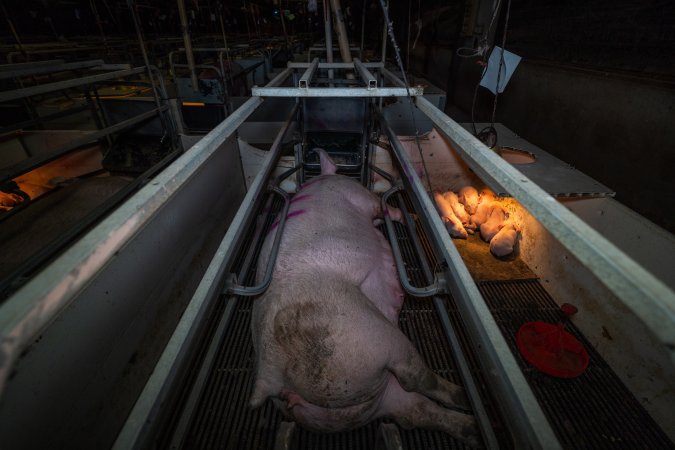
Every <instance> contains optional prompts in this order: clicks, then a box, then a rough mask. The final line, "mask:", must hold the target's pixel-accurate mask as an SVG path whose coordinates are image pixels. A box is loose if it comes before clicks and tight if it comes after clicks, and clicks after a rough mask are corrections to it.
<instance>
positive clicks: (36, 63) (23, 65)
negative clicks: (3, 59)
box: [0, 59, 65, 73]
mask: <svg viewBox="0 0 675 450" xmlns="http://www.w3.org/2000/svg"><path fill="white" fill-rule="evenodd" d="M63 63H65V61H64V60H63V59H50V60H47V61H31V62H25V63H13V64H0V73H2V72H4V71H6V70H19V69H31V68H33V67H39V66H49V65H52V66H57V65H59V64H63Z"/></svg>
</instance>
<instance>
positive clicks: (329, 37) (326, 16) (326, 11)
mask: <svg viewBox="0 0 675 450" xmlns="http://www.w3.org/2000/svg"><path fill="white" fill-rule="evenodd" d="M327 2H328V0H323V28H324V31H325V33H326V61H327V62H329V63H332V62H333V26H332V23H331V18H330V6H328V3H327ZM333 76H334V72H333V69H328V78H329V79H331V80H332V79H333Z"/></svg>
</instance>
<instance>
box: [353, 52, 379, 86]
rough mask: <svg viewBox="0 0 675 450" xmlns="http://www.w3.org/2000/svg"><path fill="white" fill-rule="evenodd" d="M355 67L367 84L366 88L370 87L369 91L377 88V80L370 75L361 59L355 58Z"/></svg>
mask: <svg viewBox="0 0 675 450" xmlns="http://www.w3.org/2000/svg"><path fill="white" fill-rule="evenodd" d="M354 67H356V70H357V72H358V73H359V75H360V76H361V79H362V80H363V81H364V82H365V83H366V86H368V89H375V88H377V79H376V78H375V77H374V76H373V74H372V73H370V71H369V70H368V69H367V68H366V66H365V65H363V63H362V62H361V60H360V59H359V58H354Z"/></svg>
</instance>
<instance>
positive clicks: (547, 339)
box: [516, 321, 588, 378]
mask: <svg viewBox="0 0 675 450" xmlns="http://www.w3.org/2000/svg"><path fill="white" fill-rule="evenodd" d="M516 343H517V344H518V350H520V353H521V354H522V355H523V357H524V358H525V360H526V361H527V362H529V363H530V364H532V365H533V366H534V367H536V368H537V369H539V370H541V371H542V372H544V373H546V374H548V375H552V376H554V377H559V378H574V377H578V376H579V375H581V374H582V373H583V372H584V370H586V367H588V353H587V352H586V349H585V348H584V346H583V345H582V344H581V342H579V341H578V340H577V339H576V338H575V337H574V336H572V335H571V334H569V333H568V332H567V331H565V328H564V325H563V324H561V323H560V324H558V325H553V324H551V323H546V322H541V321H536V322H529V323H526V324H525V325H523V326H522V327H520V329H519V330H518V333H517V334H516Z"/></svg>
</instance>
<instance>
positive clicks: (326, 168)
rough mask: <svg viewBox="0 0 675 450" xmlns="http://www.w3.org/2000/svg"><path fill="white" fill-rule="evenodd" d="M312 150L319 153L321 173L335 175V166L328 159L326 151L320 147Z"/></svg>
mask: <svg viewBox="0 0 675 450" xmlns="http://www.w3.org/2000/svg"><path fill="white" fill-rule="evenodd" d="M314 151H315V152H316V153H318V154H319V159H320V160H321V175H335V172H336V171H337V166H336V165H335V163H334V162H333V160H332V159H330V156H328V153H326V151H325V150H324V149H322V148H315V149H314Z"/></svg>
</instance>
